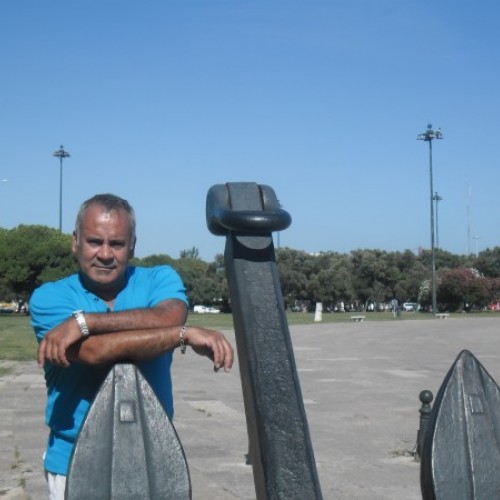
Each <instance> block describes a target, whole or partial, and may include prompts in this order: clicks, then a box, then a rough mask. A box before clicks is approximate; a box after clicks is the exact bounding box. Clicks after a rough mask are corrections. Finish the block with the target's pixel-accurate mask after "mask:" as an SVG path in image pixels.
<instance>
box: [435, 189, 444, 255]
mask: <svg viewBox="0 0 500 500" xmlns="http://www.w3.org/2000/svg"><path fill="white" fill-rule="evenodd" d="M434 201H435V202H436V248H439V217H438V206H439V202H440V201H443V197H442V196H439V194H438V192H437V191H436V192H435V193H434Z"/></svg>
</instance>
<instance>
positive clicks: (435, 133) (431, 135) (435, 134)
mask: <svg viewBox="0 0 500 500" xmlns="http://www.w3.org/2000/svg"><path fill="white" fill-rule="evenodd" d="M442 138H443V134H442V133H441V130H440V129H436V130H433V129H432V125H431V124H430V123H429V125H427V130H426V131H425V132H423V133H422V134H418V135H417V140H419V141H426V142H428V143H429V177H430V188H431V197H430V201H431V262H432V264H431V266H432V277H431V287H432V314H436V312H437V305H436V249H435V247H434V186H433V181H432V140H433V139H442Z"/></svg>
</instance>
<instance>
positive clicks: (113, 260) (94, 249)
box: [73, 205, 135, 300]
mask: <svg viewBox="0 0 500 500" xmlns="http://www.w3.org/2000/svg"><path fill="white" fill-rule="evenodd" d="M134 243H135V242H134V241H132V235H131V232H130V220H129V217H128V215H127V213H126V212H125V211H124V210H112V211H110V212H107V211H105V209H103V207H101V206H100V205H91V206H89V207H88V208H87V210H86V211H85V213H84V214H83V218H82V223H81V225H80V228H79V232H78V234H73V254H74V255H75V257H76V259H77V261H78V264H79V266H80V271H81V273H82V275H83V279H84V281H85V285H86V286H87V287H88V288H89V289H90V290H91V291H92V292H94V293H95V294H96V295H98V296H99V295H100V293H101V294H105V295H106V300H111V299H114V298H115V297H116V295H117V294H118V292H119V291H120V290H121V289H122V288H123V286H124V284H125V272H126V270H127V264H128V260H129V259H130V258H131V257H132V256H133V253H134Z"/></svg>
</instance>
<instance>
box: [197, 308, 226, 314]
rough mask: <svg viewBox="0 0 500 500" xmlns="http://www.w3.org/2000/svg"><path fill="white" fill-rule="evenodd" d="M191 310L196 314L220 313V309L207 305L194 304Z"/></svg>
mask: <svg viewBox="0 0 500 500" xmlns="http://www.w3.org/2000/svg"><path fill="white" fill-rule="evenodd" d="M193 312H195V313H197V314H217V313H220V309H216V308H215V307H208V306H194V308H193Z"/></svg>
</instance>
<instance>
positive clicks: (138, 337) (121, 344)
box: [68, 326, 180, 365]
mask: <svg viewBox="0 0 500 500" xmlns="http://www.w3.org/2000/svg"><path fill="white" fill-rule="evenodd" d="M179 332H180V327H179V326H170V327H165V328H150V329H147V330H133V331H132V330H130V331H126V332H114V333H109V334H107V335H95V336H90V337H88V338H87V339H85V340H84V341H82V342H79V343H77V344H74V345H73V346H71V347H70V348H69V349H68V357H69V359H71V360H73V361H77V362H80V363H85V364H99V365H100V364H107V363H113V362H117V361H144V360H147V359H151V358H154V357H156V356H159V355H160V354H163V353H165V352H167V351H171V350H173V349H175V348H176V347H177V346H178V345H179Z"/></svg>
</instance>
